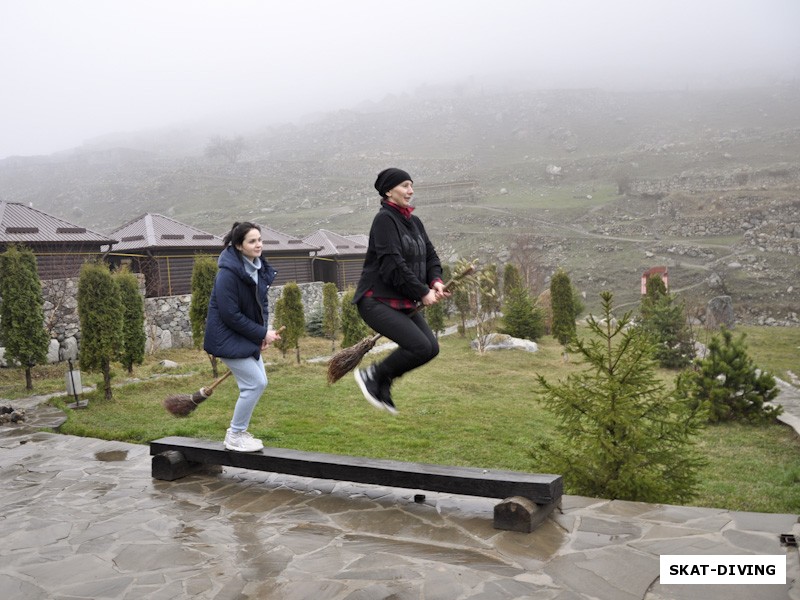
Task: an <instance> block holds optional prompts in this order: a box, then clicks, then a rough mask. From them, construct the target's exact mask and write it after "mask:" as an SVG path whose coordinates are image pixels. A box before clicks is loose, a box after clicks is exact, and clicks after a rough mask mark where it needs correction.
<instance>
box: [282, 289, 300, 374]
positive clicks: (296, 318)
mask: <svg viewBox="0 0 800 600" xmlns="http://www.w3.org/2000/svg"><path fill="white" fill-rule="evenodd" d="M281 300H283V321H282V323H281V325H285V326H286V329H285V330H284V331H283V333H281V338H282V339H283V349H284V352H285V351H286V350H288V349H290V348H294V350H295V355H296V357H297V364H300V338H301V337H303V334H304V333H305V331H306V318H305V310H304V308H303V295H302V293H301V292H300V286H298V285H297V283H296V282H294V281H290V282H288V283H287V284H285V285H284V286H283V293H282V294H281Z"/></svg>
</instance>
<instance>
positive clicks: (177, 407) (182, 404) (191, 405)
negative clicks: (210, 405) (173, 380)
mask: <svg viewBox="0 0 800 600" xmlns="http://www.w3.org/2000/svg"><path fill="white" fill-rule="evenodd" d="M230 374H231V372H230V371H228V372H227V373H225V375H223V376H222V377H220V378H219V379H217V380H216V381H214V383H212V384H211V385H209V386H207V387H201V388H200V389H199V390H197V391H196V392H195V393H194V394H176V395H174V396H169V397H168V398H166V399H165V400H164V408H166V409H167V410H168V411H169V412H170V413H172V414H173V415H175V416H176V417H188V416H189V415H190V414H192V412H194V409H195V408H197V406H198V405H199V404H200V403H201V402H203V401H204V400H206V399H208V397H209V396H211V394H213V393H214V388H216V387H217V386H218V385H219V384H220V383H222V382H223V381H225V380H226V379H227V378H228V377H230Z"/></svg>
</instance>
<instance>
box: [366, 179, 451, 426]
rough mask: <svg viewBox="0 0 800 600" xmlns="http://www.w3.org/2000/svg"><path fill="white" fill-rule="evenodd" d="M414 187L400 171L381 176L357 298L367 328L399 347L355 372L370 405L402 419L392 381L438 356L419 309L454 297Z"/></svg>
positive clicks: (436, 344) (436, 342)
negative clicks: (417, 204) (417, 209)
mask: <svg viewBox="0 0 800 600" xmlns="http://www.w3.org/2000/svg"><path fill="white" fill-rule="evenodd" d="M413 183H414V182H413V181H412V180H411V176H410V175H409V174H408V173H407V172H405V171H403V170H401V169H395V168H390V169H385V170H383V171H381V172H380V173H378V178H377V180H376V181H375V189H376V190H378V193H379V194H380V195H381V208H380V210H379V211H378V214H377V215H375V218H374V219H373V221H372V227H371V228H370V232H369V245H368V247H367V256H366V258H365V259H364V268H363V270H362V272H361V278H360V280H359V282H358V287H357V288H356V293H355V295H354V297H353V302H354V303H355V304H356V305H357V306H358V312H359V314H360V315H361V317H362V318H363V319H364V321H365V322H366V323H367V325H369V326H370V327H371V328H372V329H373V330H374V331H376V332H377V333H380V334H381V335H382V336H384V337H386V338H389V339H390V340H392V341H393V342H395V343H397V345H398V348H397V349H396V350H395V351H394V352H392V353H391V354H390V355H389V356H387V357H386V358H385V359H384V360H382V361H380V362H377V363H373V364H372V365H370V366H369V367H367V368H366V369H356V371H355V373H354V375H355V379H356V382H357V383H358V386H359V388H360V389H361V392H362V393H363V394H364V397H365V398H366V399H367V401H369V403H370V404H372V405H373V406H375V407H376V408H381V409H386V410H388V411H389V412H390V413H392V414H397V409H396V407H395V405H394V402H393V401H392V395H391V386H392V381H393V380H394V379H397V378H398V377H400V376H402V375H403V374H404V373H407V372H408V371H411V370H412V369H416V368H417V367H420V366H422V365H424V364H425V363H427V362H429V361H430V360H432V359H433V358H434V357H436V355H437V354H439V343H438V341H437V340H436V336H435V335H434V333H433V332H432V331H431V328H430V327H429V326H428V324H427V323H426V322H425V319H424V318H423V316H422V314H421V313H419V312H415V309H416V308H417V307H418V306H419V305H420V304H421V305H423V306H430V305H431V304H435V303H436V302H438V301H439V300H441V299H442V298H444V297H445V296H448V295H449V294H448V293H447V292H446V291H445V287H444V283H443V282H442V265H441V263H440V261H439V257H438V255H437V254H436V250H435V249H434V247H433V244H432V243H431V241H430V239H429V238H428V234H427V233H426V232H425V227H423V225H422V221H420V219H419V218H418V217H415V216H414V215H412V214H411V213H412V211H413V210H414V207H413V206H412V205H411V201H412V198H413V196H414V188H413Z"/></svg>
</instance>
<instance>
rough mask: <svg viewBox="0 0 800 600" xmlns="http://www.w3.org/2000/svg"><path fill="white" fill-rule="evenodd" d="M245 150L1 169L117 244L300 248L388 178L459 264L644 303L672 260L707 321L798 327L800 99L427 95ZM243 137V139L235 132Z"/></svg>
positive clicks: (332, 118) (162, 134)
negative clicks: (510, 263) (730, 314)
mask: <svg viewBox="0 0 800 600" xmlns="http://www.w3.org/2000/svg"><path fill="white" fill-rule="evenodd" d="M220 135H221V136H222V138H221V139H223V140H228V139H230V140H232V139H234V137H235V136H241V138H242V139H241V142H242V144H241V151H240V152H239V153H237V154H236V155H235V156H232V157H231V158H232V159H233V160H228V159H227V158H225V157H209V156H208V155H207V154H208V153H207V150H208V148H209V144H210V141H209V138H208V136H205V137H204V136H201V135H198V134H197V132H192V131H187V130H178V129H175V130H169V131H154V132H143V133H141V134H138V135H136V136H108V137H106V138H103V139H100V140H94V141H92V142H88V143H86V144H85V145H84V146H82V147H80V148H76V149H74V150H72V151H70V152H66V153H60V154H55V155H51V156H39V157H12V158H7V159H5V160H2V161H0V198H2V200H5V201H10V202H24V203H26V204H27V203H32V205H33V206H34V207H36V208H38V209H40V210H43V211H45V212H48V213H50V214H53V215H56V216H59V217H62V218H65V219H67V220H69V221H71V222H73V223H75V224H78V225H81V226H85V227H88V228H91V229H94V230H97V231H101V232H109V231H111V230H113V229H114V228H116V227H118V226H119V225H121V224H123V223H125V222H127V221H129V220H131V219H134V218H136V217H138V216H139V215H141V214H142V213H144V212H148V211H149V212H158V213H162V214H167V215H170V216H173V217H174V218H176V219H178V220H181V221H184V222H186V223H190V224H192V225H195V226H197V227H200V228H203V229H205V230H207V231H210V232H212V233H217V234H220V233H222V232H223V231H224V230H226V228H227V226H228V225H229V224H230V223H231V222H232V221H233V220H237V219H242V218H251V219H253V220H256V221H259V222H261V223H264V224H266V225H269V226H270V227H273V228H275V229H278V230H280V231H283V232H285V233H288V234H291V235H295V236H298V237H302V236H305V235H307V234H309V233H310V232H312V231H314V230H316V229H318V228H321V227H324V228H326V229H330V230H332V231H336V232H339V233H342V234H352V233H366V232H367V230H368V228H369V223H370V220H371V216H372V214H373V212H374V208H375V206H376V201H375V193H374V191H373V190H372V187H371V186H372V181H373V180H374V175H375V173H377V172H378V171H379V170H380V169H382V168H384V167H386V166H390V165H397V166H402V167H403V168H405V169H407V170H408V171H410V172H411V173H412V174H413V175H414V177H415V183H416V184H417V190H416V191H417V204H418V214H419V215H420V216H421V217H422V218H423V219H424V221H425V223H426V226H427V227H428V229H429V233H430V234H431V236H432V237H433V238H434V240H435V242H436V243H437V246H438V248H439V250H440V253H441V254H442V256H443V258H445V259H447V260H452V259H455V258H457V257H459V256H476V257H478V258H480V259H481V260H482V261H484V262H504V261H507V260H509V259H512V258H513V259H515V260H517V261H518V262H520V263H521V264H524V265H525V269H526V270H527V271H528V273H529V276H530V279H531V282H532V285H533V287H534V288H535V289H540V288H542V287H543V286H544V285H546V281H547V277H548V276H549V274H550V273H552V271H553V269H555V268H556V267H558V266H563V267H565V268H566V269H567V270H568V271H569V273H570V275H571V277H572V279H573V281H574V283H575V284H576V285H577V286H578V288H579V289H580V290H581V291H583V292H584V293H585V294H586V303H587V307H588V308H590V309H591V308H593V307H594V306H596V305H597V304H598V301H597V295H598V293H599V292H600V291H602V290H604V289H610V290H612V291H613V292H614V293H615V297H616V300H617V304H618V305H621V306H623V307H629V306H633V305H635V303H636V302H637V300H638V294H639V278H640V275H641V272H642V271H643V270H645V269H647V268H649V267H652V266H655V265H667V266H668V267H669V273H670V284H671V289H672V290H673V291H679V292H681V294H682V295H683V297H684V298H685V300H686V302H687V305H688V306H689V307H690V309H691V310H693V311H694V312H696V313H697V314H698V315H702V313H703V307H704V306H705V304H706V302H708V300H709V299H711V298H712V297H714V296H718V295H730V296H731V297H732V299H733V303H734V309H735V311H736V314H737V318H738V319H740V320H742V321H745V322H754V323H768V324H782V325H800V320H799V317H798V312H800V301H798V297H799V296H798V291H800V85H798V84H791V85H782V86H776V87H774V88H770V89H763V88H762V89H741V90H724V91H692V90H683V91H673V92H663V91H659V92H656V91H652V92H608V91H602V90H570V91H521V90H516V91H508V90H507V91H503V92H500V91H496V90H488V89H484V88H480V87H477V86H475V87H470V86H461V87H458V88H446V89H445V88H443V89H438V88H431V87H428V88H424V89H420V90H417V91H416V92H415V93H414V94H410V95H407V96H397V97H389V98H386V99H385V100H384V101H382V102H380V103H374V104H370V105H364V106H359V107H357V108H354V109H353V110H350V111H340V112H337V113H332V114H325V115H318V116H316V117H314V118H310V119H309V120H308V121H307V122H304V123H295V124H286V125H282V126H275V127H271V128H268V129H261V130H257V129H255V128H254V129H253V130H251V131H244V132H236V133H235V134H231V133H227V132H221V133H220ZM226 136H227V137H226Z"/></svg>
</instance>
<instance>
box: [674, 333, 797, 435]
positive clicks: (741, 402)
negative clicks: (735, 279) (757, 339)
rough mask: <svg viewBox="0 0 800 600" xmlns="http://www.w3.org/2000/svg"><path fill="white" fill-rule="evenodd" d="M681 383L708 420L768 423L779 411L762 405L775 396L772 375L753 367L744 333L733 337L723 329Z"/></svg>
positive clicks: (777, 408)
mask: <svg viewBox="0 0 800 600" xmlns="http://www.w3.org/2000/svg"><path fill="white" fill-rule="evenodd" d="M681 384H682V387H683V389H684V390H685V393H686V395H687V396H688V397H690V398H691V400H692V402H693V403H694V405H695V406H699V407H702V408H703V409H705V410H706V411H707V414H708V420H709V422H711V423H719V422H723V421H745V422H750V423H767V422H769V421H771V420H773V419H774V418H775V417H777V416H778V415H779V414H780V413H781V411H782V407H780V406H771V405H769V406H768V405H766V404H765V403H767V402H769V401H770V400H773V399H775V397H776V396H777V395H778V391H779V390H778V387H777V384H776V383H775V378H774V377H773V376H772V375H770V374H769V373H767V372H766V371H761V370H759V369H758V368H757V367H756V365H755V363H754V362H753V359H752V358H751V357H750V355H749V354H748V353H747V345H746V344H745V334H741V335H740V336H739V337H738V338H734V337H733V333H732V332H731V331H730V330H729V329H726V328H723V329H722V330H721V331H720V335H715V336H714V337H713V338H711V341H710V342H709V344H708V349H707V352H706V356H705V358H701V359H697V360H696V361H695V370H693V371H686V372H685V373H684V374H683V375H682V378H681Z"/></svg>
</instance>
